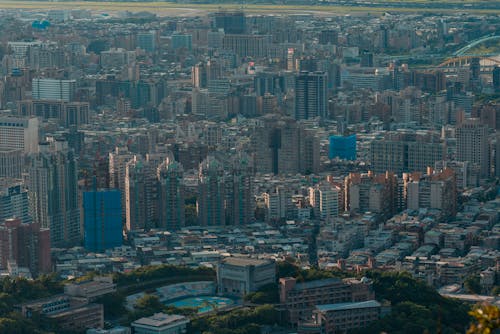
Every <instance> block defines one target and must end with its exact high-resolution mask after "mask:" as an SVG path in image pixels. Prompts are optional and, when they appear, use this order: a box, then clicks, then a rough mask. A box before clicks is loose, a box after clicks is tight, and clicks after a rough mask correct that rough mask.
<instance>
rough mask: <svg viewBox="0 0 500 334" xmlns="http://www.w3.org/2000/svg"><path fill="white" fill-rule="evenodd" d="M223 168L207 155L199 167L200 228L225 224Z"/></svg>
mask: <svg viewBox="0 0 500 334" xmlns="http://www.w3.org/2000/svg"><path fill="white" fill-rule="evenodd" d="M225 190H226V189H225V183H224V167H223V166H222V164H221V163H220V162H219V161H218V160H217V159H216V158H215V157H214V156H212V155H209V156H208V157H207V158H206V159H205V160H204V161H203V162H202V163H201V164H200V167H199V181H198V202H197V210H198V220H199V224H200V225H202V226H221V225H224V224H225V199H226V196H225Z"/></svg>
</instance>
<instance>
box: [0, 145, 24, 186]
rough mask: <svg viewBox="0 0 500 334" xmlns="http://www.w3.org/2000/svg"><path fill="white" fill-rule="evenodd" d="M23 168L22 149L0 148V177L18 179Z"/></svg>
mask: <svg viewBox="0 0 500 334" xmlns="http://www.w3.org/2000/svg"><path fill="white" fill-rule="evenodd" d="M23 170H24V153H23V151H22V150H16V149H1V148H0V178H2V177H8V178H15V179H20V178H21V176H22V172H23Z"/></svg>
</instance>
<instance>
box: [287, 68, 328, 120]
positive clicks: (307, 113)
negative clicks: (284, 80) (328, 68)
mask: <svg viewBox="0 0 500 334" xmlns="http://www.w3.org/2000/svg"><path fill="white" fill-rule="evenodd" d="M327 101H328V96H327V82H326V74H325V73H324V72H300V73H299V74H297V76H296V77H295V119H297V120H299V119H311V118H316V117H321V118H325V117H327V116H328V115H327Z"/></svg>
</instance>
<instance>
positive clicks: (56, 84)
mask: <svg viewBox="0 0 500 334" xmlns="http://www.w3.org/2000/svg"><path fill="white" fill-rule="evenodd" d="M75 92H76V80H59V79H49V78H34V79H33V81H32V85H31V95H32V97H33V99H34V100H62V101H66V102H70V101H73V99H74V97H75Z"/></svg>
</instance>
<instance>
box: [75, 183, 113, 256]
mask: <svg viewBox="0 0 500 334" xmlns="http://www.w3.org/2000/svg"><path fill="white" fill-rule="evenodd" d="M83 216H84V218H83V219H84V233H85V234H84V246H85V249H87V250H89V251H92V252H102V251H105V250H106V249H109V248H113V247H118V246H121V245H122V218H121V197H120V191H119V190H115V189H106V190H95V191H86V192H84V193H83Z"/></svg>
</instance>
